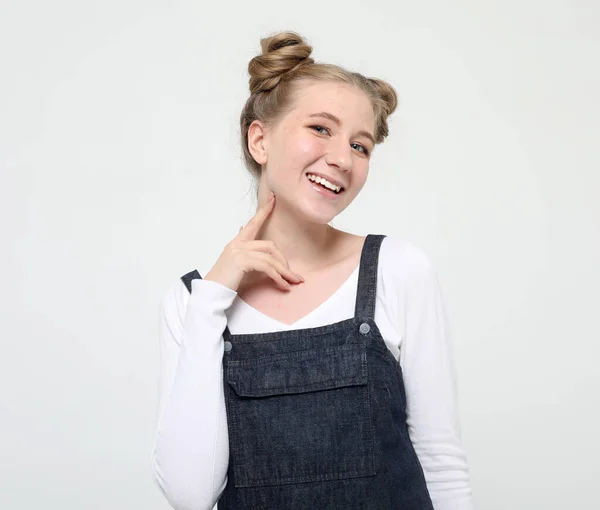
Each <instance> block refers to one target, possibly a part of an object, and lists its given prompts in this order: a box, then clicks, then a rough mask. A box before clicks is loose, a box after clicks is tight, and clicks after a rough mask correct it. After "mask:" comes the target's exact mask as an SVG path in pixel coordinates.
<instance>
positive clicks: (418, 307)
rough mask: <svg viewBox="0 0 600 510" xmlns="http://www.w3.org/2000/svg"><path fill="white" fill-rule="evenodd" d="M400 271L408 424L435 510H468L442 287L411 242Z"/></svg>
mask: <svg viewBox="0 0 600 510" xmlns="http://www.w3.org/2000/svg"><path fill="white" fill-rule="evenodd" d="M405 258H406V262H407V264H406V269H405V270H404V271H403V280H404V285H401V286H400V287H401V288H402V289H403V296H401V297H400V299H399V301H400V302H402V303H403V304H404V306H403V308H404V339H403V341H402V342H401V348H400V363H401V366H402V370H403V374H404V382H405V387H406V401H407V402H406V403H407V424H408V429H409V434H410V437H411V440H412V442H413V444H414V447H415V450H416V453H417V456H418V457H419V461H420V462H421V465H422V466H423V470H424V473H425V479H426V480H427V487H428V489H429V493H430V495H431V499H432V501H433V505H434V507H435V509H436V510H472V509H473V503H472V498H471V487H470V482H469V472H468V466H467V458H466V455H465V452H464V451H463V447H462V444H461V437H460V423H459V415H458V402H457V391H456V375H455V367H454V362H453V355H452V343H451V339H450V334H449V328H448V324H447V320H446V316H445V309H444V303H443V301H442V294H441V289H440V285H439V282H438V279H437V275H436V273H435V270H434V268H433V267H432V264H431V262H430V260H429V258H428V256H427V255H426V254H425V253H424V252H423V251H422V250H420V249H419V248H417V247H416V246H414V245H411V244H408V245H407V247H406V252H405Z"/></svg>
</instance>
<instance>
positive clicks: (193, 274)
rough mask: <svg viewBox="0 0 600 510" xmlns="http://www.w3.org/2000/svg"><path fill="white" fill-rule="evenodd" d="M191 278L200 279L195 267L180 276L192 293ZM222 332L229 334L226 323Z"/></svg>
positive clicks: (225, 334)
mask: <svg viewBox="0 0 600 510" xmlns="http://www.w3.org/2000/svg"><path fill="white" fill-rule="evenodd" d="M192 280H202V276H201V275H200V273H199V272H198V271H197V270H196V269H194V270H193V271H190V272H189V273H186V274H184V275H183V276H182V277H181V281H182V282H183V283H185V286H186V288H187V290H188V292H189V293H190V294H191V293H192ZM223 334H224V336H229V335H230V332H229V328H228V327H227V325H225V331H224V332H223Z"/></svg>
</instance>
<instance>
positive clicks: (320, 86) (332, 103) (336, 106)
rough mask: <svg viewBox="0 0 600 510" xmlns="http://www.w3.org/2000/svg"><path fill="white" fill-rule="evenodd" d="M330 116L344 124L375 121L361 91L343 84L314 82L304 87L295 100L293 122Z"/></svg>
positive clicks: (367, 100)
mask: <svg viewBox="0 0 600 510" xmlns="http://www.w3.org/2000/svg"><path fill="white" fill-rule="evenodd" d="M322 112H325V113H329V114H331V115H334V116H335V117H337V118H338V119H340V120H341V121H342V123H345V122H352V123H355V122H366V123H367V124H369V123H371V124H372V122H373V106H372V104H371V101H370V100H369V98H368V97H367V95H366V94H365V93H364V92H362V91H361V90H359V89H357V88H355V87H352V86H350V85H346V84H344V83H315V84H310V85H305V86H303V87H302V88H301V89H300V90H298V91H297V94H296V95H295V98H294V107H293V110H292V111H291V112H290V113H291V115H290V117H293V119H295V120H297V119H301V118H306V117H310V116H311V115H315V114H318V113H322Z"/></svg>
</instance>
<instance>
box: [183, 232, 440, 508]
mask: <svg viewBox="0 0 600 510" xmlns="http://www.w3.org/2000/svg"><path fill="white" fill-rule="evenodd" d="M384 237H385V235H382V234H369V235H368V236H367V237H366V239H365V243H364V246H363V250H362V254H361V260H360V269H359V276H358V288H357V300H356V307H355V315H354V317H353V318H350V319H346V320H343V321H341V322H337V323H334V324H328V325H325V326H320V327H313V328H307V329H297V330H291V331H290V330H287V331H278V332H271V333H262V334H243V335H232V334H231V333H230V331H229V328H225V331H224V333H223V334H224V339H225V344H224V345H225V352H224V356H223V379H224V394H225V404H226V409H227V422H228V423H227V426H228V433H229V468H228V471H227V475H228V481H227V486H226V487H225V490H224V491H223V494H222V495H221V499H220V500H219V503H218V508H219V510H257V509H268V510H286V509H290V510H304V509H307V510H308V509H310V510H324V509H329V510H350V509H381V510H387V509H390V510H391V509H397V510H433V505H432V503H431V499H430V497H429V493H428V490H427V486H426V483H425V478H424V475H423V470H422V467H421V464H420V463H419V460H418V458H417V455H416V453H415V451H414V448H413V445H412V443H411V441H410V437H409V435H408V430H407V426H406V397H405V390H404V383H403V378H402V370H401V367H400V364H399V363H398V362H397V361H396V359H395V358H394V356H393V355H392V353H391V352H390V351H389V349H388V348H387V346H386V344H385V342H384V340H383V337H382V336H381V333H380V332H379V329H378V327H377V324H375V321H374V312H375V293H376V291H377V265H378V260H379V248H380V246H381V241H382V240H383V238H384ZM194 278H200V275H199V273H198V272H197V271H192V272H190V273H188V274H186V275H185V276H183V277H182V280H183V281H184V282H185V284H186V285H187V287H188V290H190V292H191V280H192V279H194ZM198 433H201V431H198Z"/></svg>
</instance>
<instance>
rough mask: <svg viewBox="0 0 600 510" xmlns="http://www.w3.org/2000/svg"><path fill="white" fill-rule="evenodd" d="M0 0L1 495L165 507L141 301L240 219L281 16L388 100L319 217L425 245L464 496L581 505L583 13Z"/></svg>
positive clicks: (195, 262)
mask: <svg viewBox="0 0 600 510" xmlns="http://www.w3.org/2000/svg"><path fill="white" fill-rule="evenodd" d="M0 6H1V7H0V73H1V75H0V78H1V79H0V169H1V177H2V179H1V183H2V184H1V186H0V189H1V196H0V207H1V211H0V212H1V216H0V218H1V219H0V222H1V223H0V225H1V227H2V237H1V239H2V250H0V257H1V259H0V262H1V266H0V267H2V273H3V274H2V286H1V288H2V290H1V292H0V299H1V301H0V317H1V328H2V329H1V336H0V338H1V341H2V350H1V355H0V377H1V380H0V397H1V411H0V412H1V416H0V418H1V419H0V448H1V449H0V507H1V508H3V509H11V510H19V509H34V508H53V509H61V510H67V509H68V510H71V509H98V510H100V509H102V510H106V509H111V510H119V509H133V508H136V509H138V508H139V509H150V510H154V509H156V510H159V509H163V510H164V509H166V508H167V507H168V506H167V504H166V503H165V502H164V500H163V498H162V495H161V494H160V493H159V491H158V488H157V487H156V486H155V485H154V483H153V481H152V474H151V468H150V451H151V446H152V439H153V435H154V419H155V407H156V377H157V367H158V351H157V348H158V341H157V330H158V303H159V299H160V298H161V297H162V294H163V292H164V291H165V290H166V288H167V286H168V285H170V284H171V283H172V282H174V281H175V280H176V279H177V278H179V276H181V275H182V274H184V273H186V272H188V271H190V270H192V269H194V268H198V267H202V266H205V265H206V264H207V263H212V262H213V261H214V260H215V259H216V257H217V256H218V254H219V253H220V251H221V249H222V247H223V246H224V245H225V243H226V242H227V241H229V239H230V238H231V237H233V236H234V235H235V234H237V231H238V229H239V226H240V225H242V224H243V223H244V222H245V221H246V220H247V219H248V218H249V216H250V215H251V214H252V213H253V210H254V209H253V208H254V203H253V198H252V193H250V192H249V185H250V180H249V178H248V176H247V174H246V171H245V170H244V169H243V167H242V163H241V150H240V142H239V127H238V117H239V113H240V111H241V108H242V106H243V103H244V101H245V100H246V97H247V95H248V88H247V87H248V81H247V80H248V75H247V72H246V66H247V64H248V61H249V60H250V59H251V58H252V57H253V56H254V55H256V54H257V53H259V39H260V38H261V37H263V36H265V35H269V34H271V33H273V32H276V31H279V30H284V29H289V30H295V31H298V32H299V33H301V34H302V35H303V36H305V37H306V38H307V40H308V42H309V43H311V44H312V45H313V47H314V52H313V57H314V58H315V59H316V60H317V61H327V62H333V63H337V64H340V65H342V66H345V67H347V68H349V69H352V70H356V71H359V72H362V73H363V74H365V75H367V76H374V77H379V78H382V79H385V80H387V81H389V82H390V83H391V84H392V85H393V86H394V87H395V88H396V90H397V91H398V94H399V97H400V105H399V107H398V110H397V112H396V113H394V115H393V116H392V117H391V118H390V130H391V133H390V136H389V137H388V139H387V141H386V142H385V143H384V144H383V145H381V146H379V147H378V148H377V150H376V151H375V154H374V156H373V159H372V165H371V171H370V174H369V179H368V181H367V185H366V186H365V188H364V189H363V191H362V192H361V194H360V195H359V197H358V198H357V199H356V201H355V202H354V203H353V204H352V205H351V206H350V207H349V208H348V209H347V210H346V211H345V212H344V213H343V214H342V215H340V216H339V217H338V218H336V219H335V220H334V225H335V226H337V227H338V228H343V229H346V230H350V231H352V232H354V233H357V234H366V233H369V232H371V233H387V234H392V235H399V236H403V237H406V238H408V239H410V240H411V241H413V242H414V243H416V244H417V245H419V246H420V247H421V248H422V249H424V250H425V251H426V252H427V253H428V254H429V255H430V256H431V258H432V260H433V262H434V264H435V266H436V268H437V271H438V273H439V278H440V281H441V284H442V287H443V292H444V295H445V300H446V305H447V308H448V315H449V318H450V322H451V330H452V333H453V340H454V345H455V360H456V365H457V372H458V381H459V382H458V387H459V403H460V413H461V421H462V430H463V441H464V446H465V450H466V451H467V455H468V458H469V465H470V470H471V478H472V487H473V492H474V499H475V503H476V506H477V508H478V509H480V510H500V509H502V510H521V509H522V510H531V509H543V510H552V509H557V510H558V509H561V510H564V509H566V508H592V507H593V506H594V505H595V504H596V501H597V476H598V473H599V472H600V461H599V459H600V451H599V450H600V447H599V440H598V436H597V434H598V430H600V418H599V415H598V403H599V397H598V387H599V382H600V376H599V375H598V372H599V371H598V368H597V366H598V360H599V357H600V349H599V348H598V344H599V343H600V322H599V315H598V311H599V308H600V298H599V295H600V294H599V291H598V289H599V288H600V271H599V269H598V265H599V262H600V235H599V232H600V225H599V223H600V221H599V220H600V206H599V205H598V203H599V201H598V197H599V196H600V182H599V181H600V179H599V170H600V155H599V150H598V143H599V139H600V121H599V118H600V94H599V92H598V91H599V90H600V65H599V62H600V36H599V26H600V7H599V4H598V2H596V1H592V0H589V1H583V0H581V1H570V2H567V1H557V0H550V1H542V0H538V1H534V0H527V1H523V0H518V1H517V0H509V1H504V2H486V1H483V2H475V1H471V2H467V1H462V2H443V1H441V0H440V1H437V2H430V1H420V2H414V1H410V2H409V1H398V0H396V1H381V0H379V1H369V2H359V1H355V0H344V1H341V0H340V1H336V2H322V1H302V2H291V3H286V2H282V1H281V0H278V1H276V2H275V1H263V2H252V1H250V2H238V3H231V2H210V3H204V2H200V1H196V2H179V3H175V2H172V1H166V0H164V1H157V0H145V1H143V2H142V1H132V0H119V1H116V0H111V1H103V2H100V1H98V2H91V1H87V2H81V1H71V2H67V1H64V0H61V1H58V0H57V1H54V2H42V1H37V2H31V1H29V2H28V1H23V0H20V1H17V0H11V1H8V2H7V1H6V0H4V1H2V3H1V4H0Z"/></svg>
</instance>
